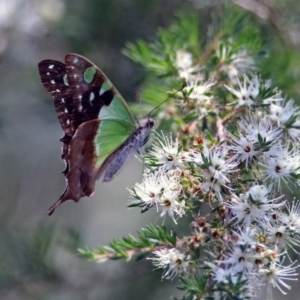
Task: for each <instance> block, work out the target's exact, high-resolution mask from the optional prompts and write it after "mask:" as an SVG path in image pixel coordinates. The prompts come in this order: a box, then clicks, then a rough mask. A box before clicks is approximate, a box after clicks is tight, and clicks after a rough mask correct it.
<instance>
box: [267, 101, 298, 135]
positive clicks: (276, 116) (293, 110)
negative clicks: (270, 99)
mask: <svg viewBox="0 0 300 300" xmlns="http://www.w3.org/2000/svg"><path fill="white" fill-rule="evenodd" d="M270 118H271V119H272V120H273V121H274V122H276V123H277V124H278V126H280V127H281V128H282V129H283V130H284V131H286V132H287V134H288V135H289V137H290V138H291V139H292V140H298V139H299V138H300V110H299V107H295V106H294V101H293V100H289V101H281V102H279V103H276V104H274V103H272V104H271V105H270Z"/></svg>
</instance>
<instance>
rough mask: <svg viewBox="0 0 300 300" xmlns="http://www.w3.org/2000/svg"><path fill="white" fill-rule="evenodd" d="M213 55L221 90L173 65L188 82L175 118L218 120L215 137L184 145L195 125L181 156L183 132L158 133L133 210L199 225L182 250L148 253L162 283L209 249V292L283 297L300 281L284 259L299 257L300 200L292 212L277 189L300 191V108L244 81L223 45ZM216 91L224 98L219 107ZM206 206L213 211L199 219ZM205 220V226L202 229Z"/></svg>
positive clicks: (183, 65)
mask: <svg viewBox="0 0 300 300" xmlns="http://www.w3.org/2000/svg"><path fill="white" fill-rule="evenodd" d="M215 54H216V56H217V57H218V59H219V63H220V64H219V66H218V68H219V69H218V74H221V73H227V75H228V78H229V80H228V81H227V84H224V83H223V84H222V85H221V86H220V82H218V80H217V78H215V77H213V79H211V80H205V78H206V77H205V76H204V73H201V72H203V68H200V67H199V66H198V65H197V63H194V61H195V60H194V58H193V55H192V54H191V53H189V52H187V51H183V50H182V51H179V52H178V53H177V55H176V58H175V60H174V66H175V67H176V68H177V70H178V75H179V77H180V78H183V79H185V81H186V86H185V88H184V89H182V90H181V91H180V92H177V93H176V97H177V99H176V103H177V104H179V110H180V112H181V113H183V114H189V113H193V114H194V115H196V118H194V119H193V122H194V123H192V124H195V122H199V123H200V122H201V121H202V120H204V119H206V118H209V117H211V116H212V115H215V120H217V121H215V122H214V123H215V124H213V126H212V127H211V128H212V129H216V128H215V127H217V131H218V133H217V134H216V138H215V139H214V140H213V139H208V138H207V139H206V138H204V137H203V138H202V139H200V142H198V144H195V143H190V144H188V142H187V141H191V139H189V138H190V137H191V135H194V136H197V134H198V132H197V130H196V129H195V128H196V126H194V125H193V126H191V128H193V130H194V131H195V133H194V132H193V131H192V130H190V131H187V134H186V135H187V137H186V139H185V147H184V148H183V147H182V146H181V145H180V138H179V137H180V134H178V135H177V136H176V138H175V139H174V138H173V136H172V134H171V135H170V136H166V135H164V134H163V133H161V134H157V135H156V137H155V141H154V145H153V147H152V150H151V151H149V153H148V154H147V155H145V160H144V162H145V165H146V166H147V171H146V172H145V174H144V177H143V180H142V182H141V183H137V184H136V185H135V186H134V188H133V189H131V190H130V193H131V196H132V198H134V200H132V202H131V205H130V206H139V207H141V208H142V211H146V210H148V209H151V208H152V207H155V208H156V210H157V212H159V213H160V215H161V216H162V217H164V216H165V215H167V214H168V215H169V216H170V217H171V218H172V219H173V221H174V222H175V223H176V222H177V220H178V218H179V217H183V216H187V215H188V213H189V212H190V213H191V215H192V217H193V218H195V219H196V221H194V222H192V227H193V229H192V230H193V231H192V235H191V236H190V237H185V238H183V239H182V240H180V246H178V247H175V248H170V245H168V246H166V247H165V248H164V247H161V248H159V249H156V250H155V251H154V252H153V254H154V257H153V258H151V260H152V261H153V264H154V265H155V266H157V267H158V268H162V269H164V274H163V278H166V279H172V278H174V277H175V276H177V275H180V276H184V275H187V274H188V273H189V272H190V271H191V265H193V267H195V266H198V265H201V262H200V259H199V260H198V259H196V258H194V257H195V256H193V255H191V254H192V253H193V251H195V249H200V247H202V246H203V244H205V247H207V248H209V249H210V251H207V252H208V253H209V259H206V260H205V263H204V265H205V268H206V269H207V268H208V269H209V272H210V275H212V277H211V278H212V281H213V285H214V289H215V288H216V286H218V285H219V286H222V287H223V288H224V289H226V287H225V286H227V287H228V285H230V284H236V285H238V286H239V285H240V283H241V282H244V285H243V288H241V289H240V293H241V294H240V295H239V296H241V299H242V298H244V299H249V298H252V297H253V296H254V295H256V294H257V292H258V291H259V290H260V289H261V288H262V287H263V286H264V284H267V286H268V293H269V295H271V287H276V288H278V289H279V290H280V291H281V292H282V293H285V290H286V289H290V286H289V285H288V284H287V283H286V281H287V280H296V279H297V278H296V277H297V276H298V274H297V273H296V268H298V264H297V263H296V262H292V263H290V264H289V265H284V261H285V257H286V256H287V257H289V254H288V250H289V249H292V250H294V251H295V252H296V253H297V251H296V247H298V246H300V242H299V237H300V204H299V203H300V202H297V201H296V200H294V201H293V202H292V204H289V202H288V200H286V199H285V198H284V196H283V195H281V191H282V183H285V184H287V185H288V187H289V188H290V189H291V187H292V185H294V186H299V178H300V149H299V146H298V142H299V140H300V109H299V108H297V107H296V106H295V104H294V101H293V100H287V99H284V98H283V97H282V93H281V91H279V90H278V89H277V88H273V87H272V84H271V82H270V81H263V80H262V79H261V78H260V77H259V76H258V75H256V74H251V75H245V72H246V71H247V72H248V71H250V70H253V69H255V67H254V63H253V60H252V59H251V58H250V56H249V55H248V53H247V51H246V50H245V49H243V50H242V51H240V52H238V53H236V52H235V53H234V51H232V49H231V48H230V47H229V46H224V45H220V46H219V48H218V50H217V51H216V53H215ZM216 89H218V91H220V89H222V93H223V95H226V97H227V98H226V101H223V102H222V105H220V104H218V102H221V100H219V99H218V98H217V93H216V92H215V90H216ZM224 97H225V96H224ZM222 100H224V99H222ZM225 102H226V103H225ZM220 111H221V113H220ZM224 111H226V112H227V114H228V115H230V116H229V117H228V115H226V114H225V113H224ZM222 113H224V114H223V115H222ZM220 115H222V116H223V122H222V120H221V117H220ZM224 115H225V116H226V117H224ZM218 120H221V122H220V121H218ZM206 121H207V120H206ZM230 122H231V123H230ZM227 125H228V126H227ZM199 127H200V126H199ZM211 128H210V129H211ZM183 132H184V131H183ZM184 134H185V132H184V133H183V136H184ZM205 202H209V205H210V208H212V211H211V213H210V214H208V215H207V216H205V217H202V216H201V217H199V216H200V215H201V214H200V205H202V204H204V203H205ZM195 209H198V211H197V212H196V213H195ZM201 210H202V207H201ZM195 215H198V217H195ZM197 218H198V219H197ZM206 219H208V220H210V221H209V222H206V221H205V222H202V221H203V220H206ZM199 220H200V221H199ZM202 223H203V224H202ZM205 223H206V225H204V224H205ZM204 241H205V242H204ZM191 257H193V259H191ZM289 258H290V257H289ZM202 265H203V264H202Z"/></svg>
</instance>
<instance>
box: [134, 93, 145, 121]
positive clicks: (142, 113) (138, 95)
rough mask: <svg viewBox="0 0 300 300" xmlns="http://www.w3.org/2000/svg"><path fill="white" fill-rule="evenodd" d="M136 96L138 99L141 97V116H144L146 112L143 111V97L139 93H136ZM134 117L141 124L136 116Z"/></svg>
mask: <svg viewBox="0 0 300 300" xmlns="http://www.w3.org/2000/svg"><path fill="white" fill-rule="evenodd" d="M135 95H136V96H137V97H139V101H140V111H141V115H142V116H144V112H143V109H142V97H141V94H140V93H139V92H136V93H135ZM134 117H135V119H136V120H137V121H138V123H140V122H139V120H138V119H137V118H136V116H134Z"/></svg>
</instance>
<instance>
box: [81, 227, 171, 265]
mask: <svg viewBox="0 0 300 300" xmlns="http://www.w3.org/2000/svg"><path fill="white" fill-rule="evenodd" d="M160 245H167V246H175V245H176V233H175V232H173V231H170V232H169V231H168V229H167V227H166V226H155V225H148V226H147V227H146V228H142V229H141V230H139V231H138V238H135V237H134V236H132V235H129V236H128V237H124V238H122V239H119V240H113V241H112V242H111V243H110V244H109V246H104V247H100V248H99V249H97V250H95V251H93V250H90V249H88V248H86V249H79V254H80V256H82V257H84V258H86V259H89V260H96V261H105V260H107V259H112V260H116V259H122V258H124V259H127V260H128V259H131V258H132V257H133V256H136V260H140V259H142V258H144V257H146V256H148V255H149V254H150V253H151V252H152V251H153V250H155V248H156V247H159V246H160Z"/></svg>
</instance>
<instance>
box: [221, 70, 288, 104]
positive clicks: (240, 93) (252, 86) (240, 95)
mask: <svg viewBox="0 0 300 300" xmlns="http://www.w3.org/2000/svg"><path fill="white" fill-rule="evenodd" d="M243 79H244V80H243V82H241V80H240V79H239V78H237V79H236V81H237V84H238V87H236V88H232V87H229V86H227V85H225V87H226V88H227V89H228V90H229V92H230V93H232V94H233V95H234V96H235V97H236V98H237V100H236V101H234V102H233V103H237V105H236V107H240V106H244V105H246V106H248V107H249V108H252V107H254V106H258V105H261V104H264V105H265V104H270V102H271V101H282V97H281V94H280V93H278V92H277V91H273V95H271V96H266V98H263V99H261V96H260V92H261V89H262V88H269V87H270V82H261V80H260V78H259V76H258V75H253V76H252V77H250V78H249V77H248V76H247V75H246V74H245V75H244V76H243Z"/></svg>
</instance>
